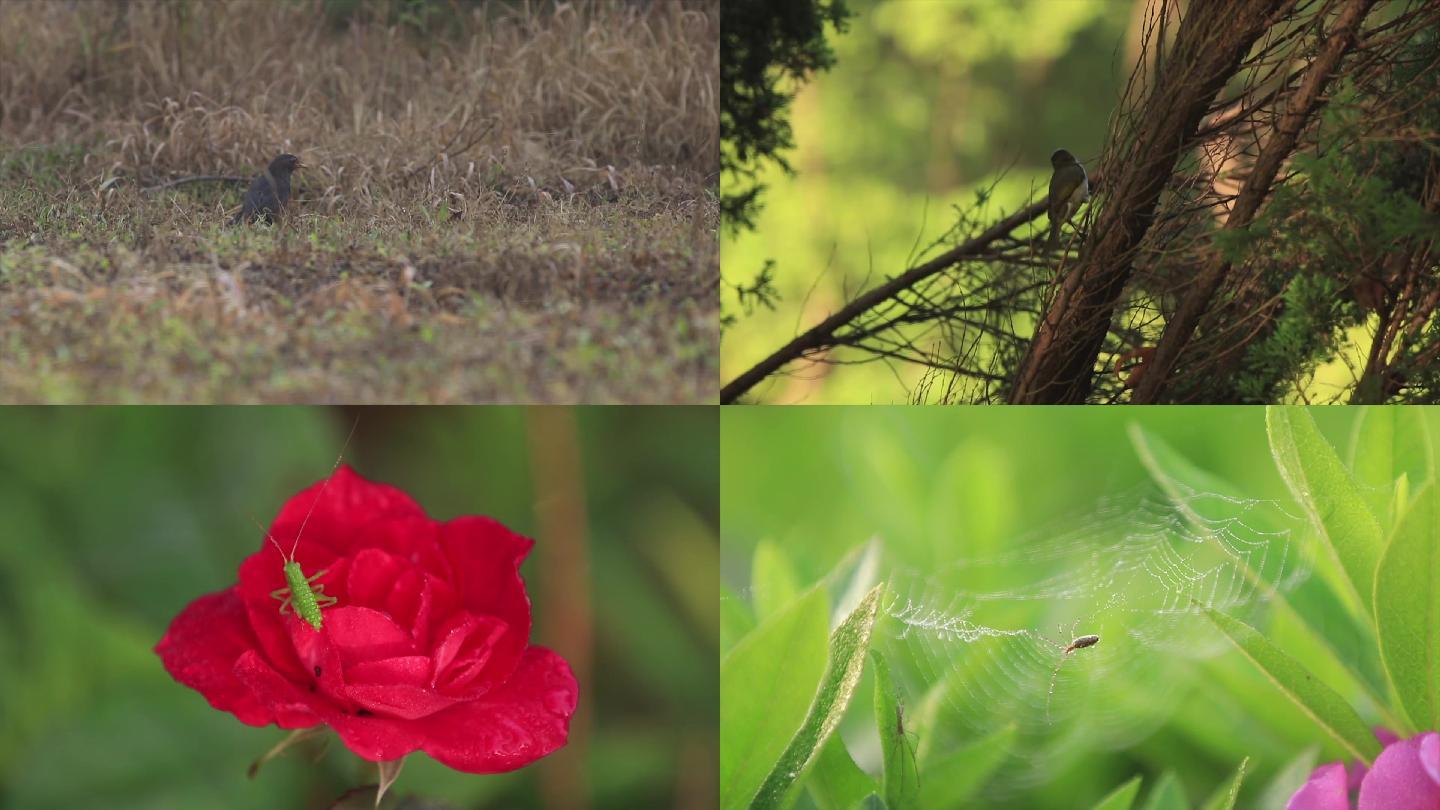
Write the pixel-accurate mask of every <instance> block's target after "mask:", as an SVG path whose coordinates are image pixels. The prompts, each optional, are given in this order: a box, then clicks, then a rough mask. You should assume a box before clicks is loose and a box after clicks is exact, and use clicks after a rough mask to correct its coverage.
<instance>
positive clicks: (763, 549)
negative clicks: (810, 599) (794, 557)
mask: <svg viewBox="0 0 1440 810" xmlns="http://www.w3.org/2000/svg"><path fill="white" fill-rule="evenodd" d="M750 585H751V589H752V592H753V593H754V598H753V600H752V601H753V602H754V604H755V616H756V618H758V619H760V620H761V621H764V620H765V618H766V617H768V616H770V615H771V614H773V613H775V612H776V611H778V610H780V609H781V608H783V607H785V606H786V605H788V604H789V603H790V601H791V600H792V599H794V598H795V597H796V596H798V595H799V594H800V577H799V575H797V574H796V573H795V566H794V565H792V564H791V563H790V559H789V558H788V557H786V556H785V552H783V551H781V550H780V547H779V546H777V545H775V544H774V543H766V542H761V543H760V544H759V545H758V546H756V547H755V560H754V564H753V567H752V569H751V572H750Z"/></svg>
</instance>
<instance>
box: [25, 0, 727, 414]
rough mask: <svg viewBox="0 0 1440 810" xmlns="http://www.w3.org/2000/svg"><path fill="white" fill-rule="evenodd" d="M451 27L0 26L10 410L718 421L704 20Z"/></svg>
mask: <svg viewBox="0 0 1440 810" xmlns="http://www.w3.org/2000/svg"><path fill="white" fill-rule="evenodd" d="M127 8H128V11H126V10H125V9H127ZM381 17H382V18H383V15H381ZM463 23H464V25H463V30H462V31H461V32H460V33H459V34H458V35H457V36H454V37H452V38H447V39H443V40H442V39H426V38H421V37H417V36H415V35H413V34H411V33H408V32H407V30H406V29H403V28H391V27H384V26H381V25H377V24H360V23H356V24H351V25H350V26H349V27H348V28H346V29H344V30H339V31H337V30H335V29H334V28H333V27H332V26H331V25H330V24H329V23H328V21H327V20H326V19H325V17H324V15H323V14H322V13H321V6H320V4H319V3H318V2H307V1H303V0H302V1H299V2H279V1H278V0H263V2H233V3H231V2H209V1H208V0H207V1H206V2H166V3H161V2H145V1H144V0H132V2H131V3H129V4H128V6H127V5H126V4H121V3H98V2H83V0H82V1H81V2H75V3H67V2H63V0H61V1H60V2H53V1H52V0H44V1H43V2H35V1H33V0H23V1H22V2H6V3H0V41H4V42H6V43H7V48H6V49H0V60H3V62H0V346H3V347H4V348H3V351H0V381H3V382H0V399H3V400H5V401H27V402H29V401H45V402H72V401H86V402H111V401H127V402H128V401H146V402H149V401H184V402H321V401H326V402H330V401H343V402H480V401H554V402H577V401H583V402H610V401H624V402H677V401H686V402H696V401H713V400H714V397H715V390H716V379H717V368H716V361H715V354H716V348H717V346H718V342H719V329H718V294H717V290H716V288H717V284H718V264H719V260H718V245H717V240H716V229H717V227H718V214H717V200H716V191H715V172H716V170H717V167H716V164H717V154H718V151H717V145H716V144H717V137H718V134H717V130H718V126H717V123H716V122H717V115H718V102H717V96H716V92H717V88H716V82H717V79H718V25H719V12H718V3H716V2H713V0H711V1H710V2H703V3H685V4H680V3H671V2H664V1H663V0H661V1H660V2H656V3H654V4H653V5H649V6H645V5H635V4H630V3H621V2H598V3H594V4H585V3H582V4H560V5H558V6H549V5H544V6H541V5H538V4H537V5H531V6H521V7H520V8H518V9H513V8H507V7H504V6H499V5H498V4H492V5H490V6H487V7H485V8H484V9H483V10H481V11H477V12H475V13H473V14H472V15H470V16H469V17H467V18H465V19H464V21H463ZM10 43H19V47H17V48H14V49H9V48H8V46H9V44H10ZM281 151H291V152H294V153H296V154H299V155H301V156H302V158H303V159H304V160H305V162H306V164H307V165H308V166H311V167H312V168H310V169H308V170H306V171H302V172H301V173H299V174H297V176H296V196H297V204H296V205H295V207H294V210H293V213H292V215H291V216H290V217H288V218H287V221H286V222H285V223H284V224H283V225H282V226H280V227H274V228H267V227H258V228H241V229H227V228H224V227H222V226H221V223H223V221H224V218H225V214H226V212H227V210H233V209H234V207H235V206H236V205H238V202H239V197H240V189H239V188H236V187H227V186H222V185H215V184H193V185H189V186H182V187H179V188H177V189H174V190H169V191H165V192H162V193H159V194H153V195H152V194H145V193H142V192H141V190H140V188H141V187H142V186H147V185H152V184H154V183H156V182H159V181H161V180H164V179H166V178H168V177H172V176H180V175H192V174H247V175H248V174H251V173H253V172H255V171H257V170H258V168H259V167H261V166H263V165H264V163H265V162H267V161H268V160H269V158H270V157H272V156H273V155H274V154H276V153H278V152H281Z"/></svg>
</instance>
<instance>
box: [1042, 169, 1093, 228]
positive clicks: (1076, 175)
mask: <svg viewBox="0 0 1440 810" xmlns="http://www.w3.org/2000/svg"><path fill="white" fill-rule="evenodd" d="M1050 165H1051V167H1053V168H1054V169H1055V173H1054V174H1052V175H1050V241H1049V242H1048V243H1047V244H1046V248H1047V249H1048V250H1054V249H1055V248H1056V247H1059V245H1060V226H1061V225H1063V224H1065V223H1067V222H1069V221H1070V218H1071V217H1073V216H1075V212H1076V211H1079V210H1080V206H1081V205H1082V204H1084V202H1085V201H1086V200H1088V199H1090V178H1089V176H1087V175H1086V174H1085V167H1084V166H1081V165H1080V162H1079V161H1078V160H1076V159H1075V156H1074V155H1072V154H1070V153H1069V152H1067V151H1065V150H1064V149H1058V150H1056V152H1055V154H1053V155H1051V156H1050Z"/></svg>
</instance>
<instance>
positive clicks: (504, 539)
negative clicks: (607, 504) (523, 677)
mask: <svg viewBox="0 0 1440 810" xmlns="http://www.w3.org/2000/svg"><path fill="white" fill-rule="evenodd" d="M440 542H441V545H442V547H443V548H444V550H445V553H446V555H447V556H448V557H449V558H450V560H451V563H452V565H453V566H454V568H455V580H454V582H455V585H456V588H457V591H458V593H459V596H460V599H461V603H462V605H463V607H464V609H466V610H468V611H469V612H471V613H475V614H477V615H490V616H495V617H496V618H498V619H500V620H501V621H503V622H504V623H505V624H506V625H508V627H509V630H510V632H508V633H506V634H505V635H504V636H502V637H501V638H500V639H498V640H497V641H496V643H495V645H494V647H493V648H492V650H491V652H490V656H489V661H488V662H487V666H488V667H490V668H491V669H490V671H487V672H486V681H487V683H491V684H494V683H499V682H500V681H503V680H505V679H506V678H508V677H509V676H510V672H511V670H513V669H514V668H515V665H516V664H517V663H518V662H519V660H520V655H521V654H522V653H523V652H524V650H525V645H526V643H527V642H528V640H529V638H530V598H529V597H528V596H526V595H525V581H524V580H522V579H521V578H520V564H521V563H522V562H524V561H525V556H526V555H527V554H529V553H530V547H531V546H532V545H534V543H533V542H532V541H531V540H530V539H529V538H526V537H521V536H520V535H518V534H515V533H514V532H512V531H510V530H509V529H507V528H505V527H504V526H503V525H501V524H500V523H499V522H497V521H495V520H492V519H490V518H487V517H479V516H467V517H461V518H457V519H455V520H452V521H450V522H449V523H446V524H445V525H444V526H443V527H441V537H440Z"/></svg>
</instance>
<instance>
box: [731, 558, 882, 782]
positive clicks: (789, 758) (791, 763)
mask: <svg viewBox="0 0 1440 810" xmlns="http://www.w3.org/2000/svg"><path fill="white" fill-rule="evenodd" d="M884 590H885V586H884V585H883V584H882V585H876V586H875V587H874V589H872V590H871V591H870V593H869V594H867V595H866V597H865V599H864V600H863V601H861V602H860V605H859V606H858V607H856V608H855V610H854V612H852V613H851V614H850V615H849V616H846V617H845V621H843V622H841V623H840V626H839V627H836V628H835V632H833V633H831V634H830V662H829V664H828V665H827V666H826V668H825V675H824V677H822V678H821V680H820V690H819V691H818V692H817V693H816V694H815V701H814V702H813V703H811V704H810V711H809V713H808V714H806V715H805V722H804V723H803V724H802V725H801V726H800V730H799V731H798V732H796V734H795V736H794V738H793V739H791V740H790V745H789V746H788V747H787V748H786V749H785V753H784V754H782V755H781V756H780V759H779V761H778V762H776V763H775V767H773V768H771V769H770V773H769V775H768V776H766V777H765V782H764V783H763V784H762V785H761V786H760V792H759V793H758V794H756V796H755V801H754V802H752V803H751V805H750V806H751V807H752V808H755V810H766V809H767V808H772V807H774V808H783V807H789V806H790V803H791V802H792V801H794V797H795V793H794V790H793V789H794V787H795V784H796V782H798V781H799V780H800V778H801V777H802V776H804V775H805V770H806V768H808V767H809V765H810V763H811V762H812V761H813V760H814V759H815V755H816V753H817V752H818V751H819V750H820V747H821V746H822V745H824V743H825V740H826V739H828V738H829V737H830V734H831V733H832V732H834V731H835V727H836V726H837V725H839V724H840V718H841V716H842V715H844V714H845V708H846V707H847V706H849V705H850V698H851V697H853V696H854V694H855V689H856V687H858V686H859V685H860V675H861V673H862V672H864V669H865V655H866V653H867V652H869V650H870V630H871V628H873V627H874V626H875V614H876V612H877V610H878V609H879V606H880V594H881V593H882V592H883V591H884ZM787 657H788V656H787ZM781 677H783V676H781ZM720 713H721V716H724V714H725V708H724V705H723V704H722V705H721V712H720ZM722 752H723V748H722ZM722 775H723V774H722Z"/></svg>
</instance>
